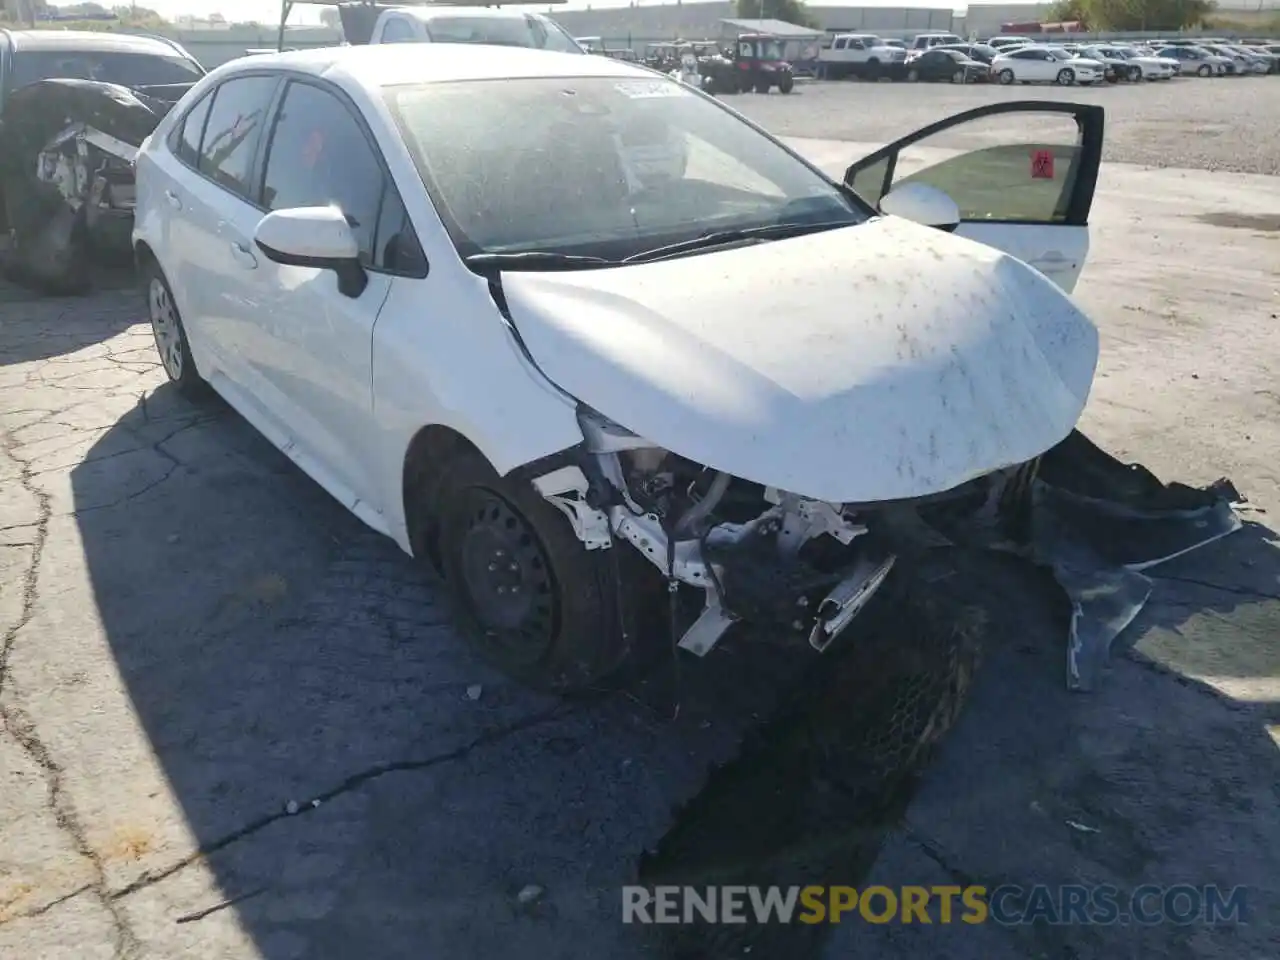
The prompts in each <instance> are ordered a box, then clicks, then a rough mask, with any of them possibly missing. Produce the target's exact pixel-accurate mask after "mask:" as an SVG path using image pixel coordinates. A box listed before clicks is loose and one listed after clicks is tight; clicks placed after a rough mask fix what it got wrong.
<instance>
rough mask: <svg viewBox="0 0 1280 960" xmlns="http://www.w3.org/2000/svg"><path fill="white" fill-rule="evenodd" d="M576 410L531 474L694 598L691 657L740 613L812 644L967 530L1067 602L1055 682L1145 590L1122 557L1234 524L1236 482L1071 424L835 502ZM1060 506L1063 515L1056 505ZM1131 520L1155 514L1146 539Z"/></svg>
mask: <svg viewBox="0 0 1280 960" xmlns="http://www.w3.org/2000/svg"><path fill="white" fill-rule="evenodd" d="M579 420H580V422H581V424H582V427H583V434H584V437H585V441H584V443H583V445H582V450H581V451H580V457H579V462H578V463H577V464H574V465H568V466H563V467H560V468H559V469H556V470H553V471H551V472H550V473H546V474H543V475H541V476H539V477H536V478H535V479H534V480H533V484H534V487H535V488H536V489H537V490H538V492H539V493H540V494H541V495H542V496H543V497H544V498H546V499H547V501H548V502H550V503H551V504H553V505H554V506H555V507H556V508H557V509H558V510H560V511H561V512H562V513H564V514H565V516H566V517H568V519H569V521H570V523H571V524H572V525H573V529H574V532H575V533H576V535H577V537H578V539H579V540H580V541H581V542H582V544H583V546H584V547H585V549H587V550H602V549H610V548H611V547H612V546H613V545H614V542H615V541H625V542H626V543H629V544H630V545H631V546H632V547H634V548H635V549H636V550H637V551H639V553H640V554H641V555H642V556H643V557H644V558H645V559H646V560H647V561H648V562H649V563H650V564H651V565H652V566H653V567H654V568H656V570H657V572H658V574H659V575H661V576H662V577H663V578H664V579H665V580H666V582H667V585H668V591H669V592H670V593H671V594H672V595H673V596H674V595H675V594H676V593H681V594H683V595H685V596H686V597H696V598H698V599H700V601H701V606H700V612H699V613H698V614H697V615H696V617H695V618H694V619H693V620H692V623H691V625H688V626H687V627H685V626H682V627H681V628H679V631H678V632H679V637H678V640H677V641H676V642H677V643H678V646H679V647H680V648H681V649H683V650H685V651H688V652H689V653H692V654H695V655H697V656H700V657H701V656H705V655H706V654H708V653H709V652H711V651H712V650H713V649H714V648H715V646H716V644H717V643H718V642H720V640H721V639H722V638H723V637H724V636H725V634H726V632H727V631H728V630H729V628H730V627H732V626H734V625H735V624H737V623H740V622H741V623H749V624H752V625H753V626H756V627H764V628H766V629H767V631H768V632H769V633H771V634H773V635H775V636H780V637H784V638H787V639H789V640H797V641H798V640H800V639H801V638H803V640H804V641H806V642H807V645H808V646H809V647H811V648H812V649H813V650H815V651H818V652H819V653H821V652H823V651H825V650H826V649H827V648H828V647H829V646H830V645H831V644H832V643H833V642H834V641H835V640H836V639H837V638H838V637H840V636H841V634H842V633H844V632H845V630H846V628H848V626H849V625H850V623H852V622H853V620H854V619H855V618H856V616H857V614H858V613H859V612H860V611H861V610H862V609H863V608H864V607H865V606H866V604H867V603H868V602H869V601H870V600H871V598H872V597H873V596H874V595H875V594H876V592H877V591H878V590H879V589H880V587H881V586H882V585H883V584H884V583H885V581H886V579H887V578H888V576H889V574H890V572H891V570H892V569H893V567H894V565H895V563H898V562H900V561H904V560H905V561H910V560H911V559H912V558H913V557H914V556H915V555H917V554H918V553H919V552H920V551H924V550H928V549H929V548H930V547H934V546H949V545H952V544H956V543H966V544H967V545H976V546H982V547H987V548H990V549H997V550H1004V551H1009V552H1013V553H1015V554H1018V555H1020V556H1024V557H1026V558H1027V559H1028V560H1030V561H1032V562H1034V563H1036V564H1038V565H1041V566H1045V567H1048V568H1050V569H1052V571H1053V572H1054V575H1055V577H1056V578H1057V580H1058V582H1059V584H1060V585H1061V586H1062V587H1063V589H1064V590H1065V591H1066V592H1067V594H1068V596H1069V597H1070V599H1071V601H1072V607H1073V618H1072V624H1071V631H1070V632H1071V636H1070V642H1069V649H1068V664H1067V666H1068V670H1067V675H1068V685H1069V686H1071V687H1073V688H1077V689H1088V688H1090V687H1091V686H1092V685H1093V683H1094V682H1095V674H1096V670H1097V667H1098V666H1099V665H1100V662H1101V660H1103V659H1105V654H1106V652H1107V651H1108V650H1109V648H1110V645H1111V642H1112V641H1113V640H1114V638H1115V636H1116V635H1118V634H1119V633H1120V632H1121V631H1122V630H1123V629H1124V628H1125V626H1127V625H1128V623H1129V622H1131V621H1132V619H1133V618H1134V617H1135V616H1136V615H1137V613H1138V611H1139V610H1140V609H1141V607H1142V605H1143V603H1145V601H1146V598H1147V595H1148V593H1149V588H1150V582H1149V581H1147V580H1146V578H1145V577H1142V576H1141V575H1140V574H1139V573H1137V572H1136V571H1138V570H1140V569H1144V568H1145V567H1148V566H1152V565H1154V564H1155V563H1159V562H1161V561H1162V560H1165V559H1170V558H1171V557H1173V556H1178V555H1181V554H1182V553H1185V552H1187V551H1188V550H1190V549H1194V548H1195V547H1197V546H1200V545H1202V544H1204V543H1208V542H1210V541H1212V540H1215V539H1218V538H1219V537H1222V536H1225V535H1226V534H1228V533H1231V532H1232V531H1234V530H1235V529H1238V528H1239V526H1240V521H1239V519H1238V517H1236V515H1235V513H1234V512H1233V511H1232V509H1231V504H1232V503H1234V502H1236V501H1238V500H1239V499H1241V498H1240V497H1239V494H1237V493H1235V491H1234V490H1233V489H1232V488H1230V485H1229V484H1227V483H1225V481H1223V482H1220V484H1218V485H1215V486H1214V487H1211V488H1208V489H1205V490H1195V489H1192V488H1189V487H1182V486H1179V485H1172V486H1169V487H1166V486H1164V485H1163V484H1160V482H1159V481H1158V480H1156V479H1155V478H1154V477H1153V476H1151V475H1150V474H1148V473H1146V472H1145V471H1142V473H1141V474H1140V473H1138V472H1137V471H1140V470H1141V468H1137V467H1134V466H1132V465H1126V464H1122V463H1120V462H1119V461H1116V460H1113V459H1112V458H1110V457H1109V456H1108V455H1106V454H1105V453H1103V452H1102V451H1101V450H1099V449H1098V448H1096V447H1094V446H1093V445H1092V444H1090V443H1089V441H1088V440H1086V439H1085V438H1084V437H1083V435H1081V434H1079V433H1076V432H1073V433H1072V434H1071V436H1070V437H1068V438H1067V439H1066V440H1064V441H1063V443H1061V444H1059V445H1058V446H1057V447H1055V448H1053V450H1050V451H1049V452H1048V453H1046V454H1045V455H1044V457H1041V458H1037V459H1036V460H1034V461H1032V462H1030V463H1026V464H1019V465H1016V466H1013V467H1010V468H1007V469H1003V470H997V471H995V472H993V473H990V474H988V475H986V476H982V477H978V478H976V479H974V480H971V481H969V482H967V483H965V484H962V485H961V486H959V487H957V488H955V489H953V490H949V491H946V492H944V493H941V494H937V495H934V496H930V497H924V498H917V499H915V500H911V501H901V502H879V503H871V504H833V503H826V502H822V501H819V500H814V499H809V498H806V497H804V496H802V495H800V494H797V493H792V492H788V491H782V490H777V489H775V488H771V487H764V486H761V485H759V484H756V483H752V482H750V481H747V480H743V479H740V478H737V477H732V476H730V475H729V474H727V473H723V472H717V471H714V470H711V469H708V468H706V467H704V466H702V465H700V464H697V463H694V462H693V461H690V460H687V459H685V458H684V457H681V456H678V455H676V454H673V453H671V452H669V451H667V450H664V449H662V448H659V447H656V446H654V445H652V444H650V443H648V442H647V441H645V440H643V439H642V438H640V437H637V436H635V435H634V434H632V433H631V432H630V431H628V430H626V429H625V428H623V427H621V426H619V425H618V424H616V423H613V422H612V421H610V420H609V419H608V418H606V417H604V416H602V415H600V414H598V413H596V412H594V411H591V410H589V409H586V408H582V409H580V412H579ZM1042 466H1044V469H1043V470H1042ZM1042 474H1043V476H1042ZM1045 477H1047V478H1048V480H1049V481H1050V482H1046V479H1045ZM1064 510H1070V511H1074V513H1075V514H1077V515H1076V516H1073V517H1071V518H1070V519H1069V520H1067V519H1066V518H1065V515H1064ZM1082 511H1083V512H1084V513H1087V514H1090V515H1091V516H1092V517H1093V520H1094V523H1093V525H1092V528H1091V525H1090V523H1089V522H1088V520H1087V518H1084V517H1081V516H1079V514H1080V513H1081V512H1082ZM1122 520H1123V521H1127V522H1128V523H1129V524H1130V525H1132V524H1133V522H1134V521H1137V522H1138V523H1137V528H1136V529H1132V528H1131V529H1129V530H1128V532H1127V534H1126V535H1127V536H1128V537H1129V539H1130V541H1131V547H1132V551H1136V552H1132V551H1131V554H1130V555H1131V556H1132V557H1133V558H1134V559H1132V560H1121V561H1119V562H1116V560H1114V559H1112V558H1110V557H1109V556H1107V554H1108V553H1109V552H1113V551H1109V550H1108V541H1113V540H1114V534H1115V532H1116V531H1115V529H1114V528H1115V527H1116V526H1117V525H1119V524H1120V523H1122ZM1143 520H1146V521H1149V522H1152V523H1157V524H1159V527H1160V530H1159V533H1158V535H1157V536H1156V537H1154V538H1153V540H1152V543H1151V544H1147V545H1146V546H1145V547H1144V544H1143V543H1142V532H1141V531H1142V526H1143V525H1142V521H1143ZM1064 521H1065V522H1064ZM1171 523H1172V524H1173V526H1174V528H1176V529H1173V530H1171V527H1170V524H1171ZM1110 545H1111V546H1113V545H1114V544H1113V543H1112V544H1110ZM1147 547H1150V549H1153V550H1156V551H1157V552H1158V553H1159V554H1160V555H1159V556H1152V555H1150V550H1149V549H1146V548H1147ZM673 624H674V618H673ZM674 629H676V628H675V627H674V626H673V630H674Z"/></svg>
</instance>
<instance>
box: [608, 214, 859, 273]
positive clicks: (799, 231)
mask: <svg viewBox="0 0 1280 960" xmlns="http://www.w3.org/2000/svg"><path fill="white" fill-rule="evenodd" d="M856 224H857V221H854V220H826V221H823V222H821V223H768V224H765V225H763V226H759V227H741V228H739V229H737V230H716V231H714V232H712V233H704V234H703V235H702V236H700V237H693V238H692V239H690V240H681V241H680V242H678V243H669V244H667V245H666V246H664V247H654V248H653V249H652V250H642V251H640V252H639V253H633V254H632V255H631V256H629V257H623V259H622V262H623V263H644V262H646V261H649V260H663V259H665V258H667V257H673V256H678V255H679V254H682V253H690V252H692V251H694V250H703V249H706V248H707V247H719V246H722V245H724V244H726V243H737V242H738V241H741V240H785V239H786V238H787V237H800V236H803V235H804V234H806V233H821V232H822V231H824V230H836V229H838V228H840V227H852V226H855V225H856Z"/></svg>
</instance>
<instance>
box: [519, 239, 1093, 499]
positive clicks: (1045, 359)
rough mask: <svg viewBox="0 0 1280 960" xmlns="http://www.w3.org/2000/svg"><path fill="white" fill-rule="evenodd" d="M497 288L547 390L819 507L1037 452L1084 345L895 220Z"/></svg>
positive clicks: (1062, 409)
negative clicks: (550, 385)
mask: <svg viewBox="0 0 1280 960" xmlns="http://www.w3.org/2000/svg"><path fill="white" fill-rule="evenodd" d="M502 283H503V290H504V294H505V296H506V300H507V304H508V307H509V309H510V312H511V316H512V319H513V321H514V323H515V326H516V328H517V329H518V331H519V332H520V335H521V337H522V339H523V340H524V343H525V345H526V347H527V348H528V350H529V351H530V353H531V354H532V356H533V358H534V359H535V361H536V362H537V364H538V366H539V367H540V368H541V369H542V371H543V372H544V373H545V374H546V375H547V376H548V377H549V378H550V379H551V380H552V381H553V382H554V383H556V384H557V385H558V386H559V387H560V388H561V389H563V390H565V391H567V392H569V393H570V394H572V395H573V396H575V397H577V398H578V399H579V400H581V401H582V402H583V403H586V404H587V405H589V406H590V407H592V408H594V409H596V410H598V411H599V412H600V413H603V414H604V415H605V416H607V417H609V418H610V419H612V420H615V421H616V422H618V423H620V424H622V425H623V426H625V427H627V428H629V429H631V430H633V431H634V432H635V433H637V434H639V435H640V436H643V437H645V438H646V439H648V440H650V441H652V442H653V443H656V444H658V445H660V446H662V447H665V448H666V449H668V450H671V451H672V452H674V453H677V454H680V455H681V456H684V457H687V458H688V459H690V460H694V461H696V462H699V463H702V464H705V465H707V466H709V467H712V468H715V469H718V470H724V471H726V472H728V473H731V474H733V475H735V476H738V477H741V478H744V479H747V480H752V481H755V482H758V483H761V484H765V485H767V486H774V487H778V488H780V489H782V490H788V491H792V492H795V493H799V494H802V495H805V496H809V497H814V498H817V499H821V500H827V501H830V502H834V503H841V502H843V503H849V502H860V501H877V500H891V499H899V498H909V497H917V496H922V495H925V494H929V493H935V492H940V491H943V490H947V489H950V488H951V487H954V486H956V485H958V484H960V483H963V482H964V481H966V480H969V479H972V478H973V477H976V476H979V475H981V474H984V473H988V472H990V471H992V470H994V469H997V468H1000V467H1004V466H1010V465H1013V464H1016V463H1021V462H1023V461H1026V460H1029V459H1031V458H1033V457H1035V456H1037V455H1039V454H1040V453H1043V452H1044V451H1045V450H1047V449H1048V448H1049V447H1051V446H1053V445H1054V444H1055V443H1057V442H1058V441H1060V440H1062V438H1063V437H1065V436H1066V435H1067V434H1068V433H1069V432H1070V431H1071V429H1072V428H1073V427H1074V426H1075V424H1076V421H1077V420H1078V419H1079V417H1080V414H1081V412H1082V411H1083V409H1084V405H1085V402H1086V400H1087V399H1088V397H1089V390H1090V387H1091V386H1092V383H1093V375H1094V369H1095V367H1096V364H1097V359H1098V332H1097V329H1096V328H1095V327H1094V325H1093V324H1092V323H1091V322H1090V321H1089V319H1088V318H1087V317H1085V316H1084V314H1082V313H1081V312H1080V311H1079V310H1078V309H1077V308H1076V307H1075V305H1074V304H1073V303H1072V301H1071V300H1070V299H1069V298H1068V297H1067V296H1066V295H1065V294H1063V293H1062V292H1061V291H1060V290H1059V289H1058V288H1057V287H1056V286H1054V284H1053V283H1052V282H1051V281H1049V280H1047V279H1046V278H1045V277H1043V276H1042V275H1041V274H1039V273H1037V272H1036V271H1035V270H1033V269H1032V268H1031V267H1028V266H1027V265H1025V264H1023V263H1022V262H1021V261H1018V260H1015V259H1013V258H1012V257H1009V256H1007V255H1005V254H1003V253H1001V252H1000V251H997V250H995V249H993V248H991V247H987V246H983V245H981V244H978V243H975V242H972V241H969V240H964V239H962V238H959V237H955V236H951V235H948V234H945V233H943V232H941V231H938V230H934V229H931V228H927V227H921V226H918V225H916V224H913V223H910V222H908V221H906V220H902V219H900V218H895V217H886V218H881V219H877V220H873V221H871V222H869V223H866V224H862V225H859V226H854V227H847V228H843V229H839V230H833V231H828V232H826V233H820V234H812V235H809V236H805V237H797V238H794V239H791V240H782V241H775V242H771V243H761V244H757V245H754V246H747V247H739V248H736V249H731V250H724V251H719V252H714V253H707V254H701V255H695V256H688V257H681V258H678V259H674V260H667V261H661V262H657V263H648V264H636V265H634V266H627V267H618V268H611V269H604V270H584V271H577V272H569V273H517V272H511V273H506V274H504V275H503V280H502Z"/></svg>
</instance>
